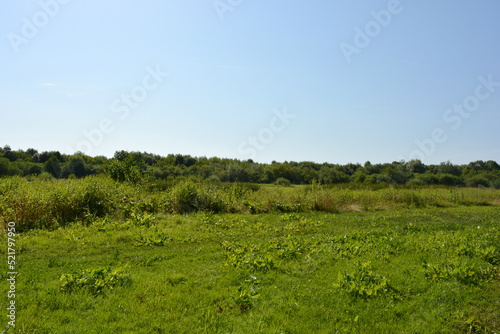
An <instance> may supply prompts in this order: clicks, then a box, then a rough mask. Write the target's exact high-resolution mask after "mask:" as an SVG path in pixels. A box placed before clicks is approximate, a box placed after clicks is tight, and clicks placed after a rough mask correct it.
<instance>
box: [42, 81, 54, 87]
mask: <svg viewBox="0 0 500 334" xmlns="http://www.w3.org/2000/svg"><path fill="white" fill-rule="evenodd" d="M40 86H41V87H56V86H57V85H56V84H55V83H53V82H42V83H41V84H40Z"/></svg>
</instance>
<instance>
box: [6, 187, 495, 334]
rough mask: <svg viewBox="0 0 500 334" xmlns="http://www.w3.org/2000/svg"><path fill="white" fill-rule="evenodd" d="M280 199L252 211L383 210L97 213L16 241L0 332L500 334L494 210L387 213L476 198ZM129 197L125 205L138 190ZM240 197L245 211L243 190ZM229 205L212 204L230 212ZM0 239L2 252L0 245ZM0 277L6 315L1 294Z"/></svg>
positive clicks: (284, 193)
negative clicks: (11, 312) (10, 298)
mask: <svg viewBox="0 0 500 334" xmlns="http://www.w3.org/2000/svg"><path fill="white" fill-rule="evenodd" d="M110 185H111V183H110ZM29 186H31V185H29ZM50 186H51V187H59V186H60V185H59V184H50ZM113 186H116V185H113ZM23 187H28V186H26V185H23ZM117 187H118V191H122V190H120V189H122V188H120V187H125V186H117ZM293 188H294V187H290V189H293ZM199 189H201V188H197V189H196V191H199ZM290 189H289V188H286V189H285V190H282V189H281V188H276V187H267V188H264V189H260V190H258V192H265V191H268V192H272V193H273V194H274V195H273V196H275V197H271V196H268V197H267V198H264V201H267V200H275V201H276V202H278V203H279V202H282V203H285V204H287V205H292V204H293V201H292V200H293V197H294V196H299V197H300V196H307V199H311V200H312V199H313V198H314V197H313V196H320V195H321V196H325V198H327V197H326V195H325V194H326V193H327V191H330V197H332V198H334V202H335V203H340V204H339V205H340V207H342V205H355V204H356V205H359V206H361V207H362V205H361V204H359V201H360V198H371V197H370V196H374V197H376V196H380V198H382V200H380V202H379V203H381V204H384V207H385V210H383V211H378V210H365V209H362V210H361V209H357V210H354V209H352V210H350V211H351V212H342V211H343V210H339V211H338V212H331V211H328V210H325V211H320V210H319V211H316V210H315V209H314V208H310V209H308V210H305V209H304V210H302V211H301V210H297V211H298V212H292V211H293V210H284V211H290V212H279V207H278V206H275V207H274V208H272V210H271V209H269V210H263V211H266V212H265V213H261V214H251V213H250V212H251V209H250V208H248V207H247V206H244V207H245V208H246V209H243V207H242V209H241V211H236V212H234V213H225V212H224V211H225V210H224V211H222V212H220V213H219V214H213V213H205V212H192V213H189V214H182V215H181V214H172V213H169V211H168V210H163V209H158V210H152V211H154V212H153V213H147V212H146V211H145V210H143V211H140V210H135V211H134V214H133V215H132V214H128V215H125V214H124V213H123V212H118V213H117V212H113V211H110V212H109V214H107V215H102V216H103V217H101V218H99V217H97V215H90V216H89V217H88V218H86V219H82V220H78V219H76V221H77V222H76V223H73V224H66V225H63V226H61V227H57V226H53V227H52V229H51V230H45V229H30V230H27V231H26V232H22V233H21V234H20V235H18V236H17V237H16V238H17V245H16V251H17V254H16V259H17V261H18V264H17V268H16V269H17V271H18V273H19V274H18V278H17V285H16V312H17V313H16V315H17V319H16V327H15V329H14V328H13V329H10V330H8V331H7V332H8V333H353V332H359V333H493V332H498V331H499V330H500V302H499V300H500V298H499V297H500V276H499V272H500V271H499V270H498V266H499V265H500V231H499V222H500V210H499V209H498V207H497V206H494V205H488V206H477V205H471V203H469V202H468V203H466V204H467V205H463V204H462V205H460V204H458V202H456V203H452V202H451V201H450V202H449V204H448V205H449V206H450V207H438V206H434V207H433V206H429V207H426V205H415V206H414V207H412V206H411V205H404V206H402V205H399V204H397V203H398V198H403V199H404V198H406V197H405V196H413V195H414V196H416V198H417V197H418V198H424V201H426V200H425V198H431V197H432V196H434V197H435V200H436V201H442V203H445V202H446V201H448V200H450V199H451V198H452V196H453V193H456V194H457V196H459V197H460V196H463V197H461V198H462V199H459V200H467V201H471V200H472V199H473V198H474V196H477V197H478V198H480V199H478V202H482V201H484V200H485V198H489V199H488V200H489V201H494V200H495V198H494V197H493V196H492V195H490V194H489V190H484V191H485V194H481V193H472V192H471V190H468V189H461V190H460V189H459V190H452V191H451V193H452V195H446V194H449V193H450V190H448V189H437V190H430V189H423V190H416V191H413V193H412V192H411V190H397V189H396V190H394V189H381V190H377V191H365V195H363V194H362V193H360V194H357V193H356V192H355V191H354V190H352V191H351V193H349V191H347V190H338V189H337V190H327V189H320V190H314V189H309V190H307V189H302V188H299V190H297V189H295V191H292V190H290ZM82 191H83V190H82ZM129 191H130V194H131V196H133V194H134V193H133V192H134V191H137V190H136V189H133V188H130V189H129ZM359 191H360V192H362V191H363V190H359ZM380 191H381V192H380ZM433 191H434V192H433ZM4 194H5V192H4ZM262 194H263V193H261V195H262ZM315 194H316V195H315ZM374 194H376V195H374ZM411 194H413V195H411ZM461 194H463V195H461ZM496 194H498V193H496ZM119 195H120V196H121V195H122V194H121V193H120V194H119ZM160 195H161V194H152V195H151V196H160ZM33 196H35V195H33ZM40 196H41V195H40ZM68 196H69V195H68ZM113 196H115V195H110V197H111V198H112V197H113ZM164 196H165V195H164ZM231 196H233V197H235V198H237V196H236V195H234V194H233V195H231ZM244 196H246V199H244V200H249V199H248V198H250V196H255V192H246V193H245V195H244ZM276 196H277V197H276ZM280 196H281V197H280ZM363 196H364V197H363ZM391 196H392V197H391ZM440 196H449V197H446V198H445V197H443V198H441V199H440ZM488 196H489V197H488ZM497 196H498V195H497ZM229 197H230V195H229V194H226V197H224V198H223V200H224V201H225V202H226V203H229V204H230V205H235V204H234V203H233V204H231V203H232V202H230V201H229ZM241 198H242V197H239V198H238V199H237V200H236V202H238V201H241ZM261 198H262V197H261ZM304 198H306V197H304ZM336 198H337V199H336ZM377 198H378V197H377ZM389 198H390V200H389ZM497 198H498V197H497ZM252 199H254V200H256V199H257V198H251V199H250V200H252ZM112 200H113V199H112ZM134 200H135V199H134ZM367 201H368V200H367ZM374 201H375V200H374ZM391 201H392V202H391ZM457 201H458V200H457ZM138 202H139V201H138ZM342 203H344V204H342ZM405 203H406V202H405ZM408 203H409V202H408ZM229 204H228V205H229ZM476 204H477V203H476ZM162 205H164V204H161V201H160V202H159V207H161V206H162ZM266 205H267V204H262V207H263V208H265V207H266ZM234 207H235V206H234ZM346 211H348V210H347V209H346ZM357 211H362V212H357ZM1 240H2V244H3V245H6V243H7V237H6V235H5V234H3V235H2V238H1ZM4 247H6V246H4ZM5 267H6V265H5ZM6 271H7V270H2V272H6ZM1 275H2V277H1V278H2V281H3V282H4V283H2V284H1V285H0V287H1V289H0V294H1V296H4V297H3V299H2V300H3V304H2V305H3V306H2V309H3V310H5V311H4V312H6V307H5V306H6V304H5V303H6V302H7V298H6V296H7V289H8V284H7V283H6V280H5V279H6V278H7V277H6V274H5V273H2V274H1ZM68 282H70V283H68ZM3 319H4V321H5V324H6V320H5V319H6V317H3Z"/></svg>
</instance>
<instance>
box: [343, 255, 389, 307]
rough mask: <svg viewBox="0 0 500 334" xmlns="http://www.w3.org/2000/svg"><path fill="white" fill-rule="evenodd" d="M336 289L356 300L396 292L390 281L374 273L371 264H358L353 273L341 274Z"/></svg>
mask: <svg viewBox="0 0 500 334" xmlns="http://www.w3.org/2000/svg"><path fill="white" fill-rule="evenodd" d="M334 287H336V288H338V289H340V290H341V291H342V292H344V293H346V294H348V295H350V296H352V297H354V298H365V299H366V298H373V297H377V296H380V295H383V294H387V293H392V292H395V289H394V288H393V287H392V286H391V285H390V283H389V279H387V278H386V277H385V276H381V275H380V274H375V273H374V272H373V270H372V267H371V265H370V262H365V263H361V262H358V263H357V264H356V267H355V269H354V270H353V271H352V272H350V273H346V272H344V273H339V276H338V281H337V283H334Z"/></svg>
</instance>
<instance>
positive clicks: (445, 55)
mask: <svg viewBox="0 0 500 334" xmlns="http://www.w3.org/2000/svg"><path fill="white" fill-rule="evenodd" d="M499 15H500V2H499V1H497V0H484V1H470V0H442V1H430V0H427V1H425V0H420V1H417V0H413V1H412V0H401V1H397V0H391V1H387V0H381V1H379V0H376V1H375V0H373V1H363V2H361V1H348V0H342V1H340V0H338V1H336V0H328V1H327V0H313V1H309V0H308V1H305V0H303V1H297V0H293V1H291V0H287V1H285V0H273V1H264V0H253V1H250V0H216V1H213V0H176V1H174V0H145V1H136V0H135V1H132V0H107V1H102V0H41V1H31V0H26V1H17V0H6V1H4V3H3V4H2V10H1V11H0V32H1V35H2V39H1V42H0V64H1V65H0V113H1V114H0V145H2V146H3V145H6V144H8V145H10V146H11V147H12V149H27V148H30V147H33V148H36V149H38V150H39V151H44V150H59V151H60V152H62V153H74V152H76V151H77V150H80V151H83V152H84V153H87V154H89V155H92V156H96V155H106V156H109V157H111V156H112V155H113V153H114V152H115V151H116V150H122V149H123V150H129V151H146V152H151V153H156V154H160V155H167V154H169V153H175V154H177V153H182V154H190V155H192V156H207V157H211V156H218V157H226V158H238V159H241V160H245V159H249V158H252V159H254V160H255V161H258V162H271V161H272V160H276V161H285V160H286V161H315V162H331V163H341V164H344V163H349V162H353V163H355V162H360V163H364V162H365V161H367V160H369V161H371V162H372V163H375V162H392V161H395V160H397V161H399V160H406V161H408V160H410V159H411V158H420V159H421V160H422V161H423V162H425V163H439V162H443V161H448V160H450V161H451V162H453V163H468V162H470V161H475V160H495V161H499V162H500V142H499V137H500V135H499V133H500V132H499V125H500V61H499V60H500V19H499V17H500V16H499Z"/></svg>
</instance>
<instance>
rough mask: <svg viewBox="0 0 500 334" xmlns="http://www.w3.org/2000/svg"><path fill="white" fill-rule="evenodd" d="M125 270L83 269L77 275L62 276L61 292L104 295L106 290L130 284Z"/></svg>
mask: <svg viewBox="0 0 500 334" xmlns="http://www.w3.org/2000/svg"><path fill="white" fill-rule="evenodd" d="M123 271H124V268H117V269H113V270H111V269H110V268H103V267H100V268H96V269H82V270H80V271H79V272H77V273H72V274H62V275H61V277H60V284H61V285H60V290H61V291H65V292H72V291H75V290H80V289H86V290H88V291H89V292H90V293H91V294H92V295H99V294H102V293H103V292H104V291H105V290H113V288H114V287H115V286H122V285H126V284H129V283H130V277H129V275H128V274H125V273H124V272H123Z"/></svg>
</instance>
